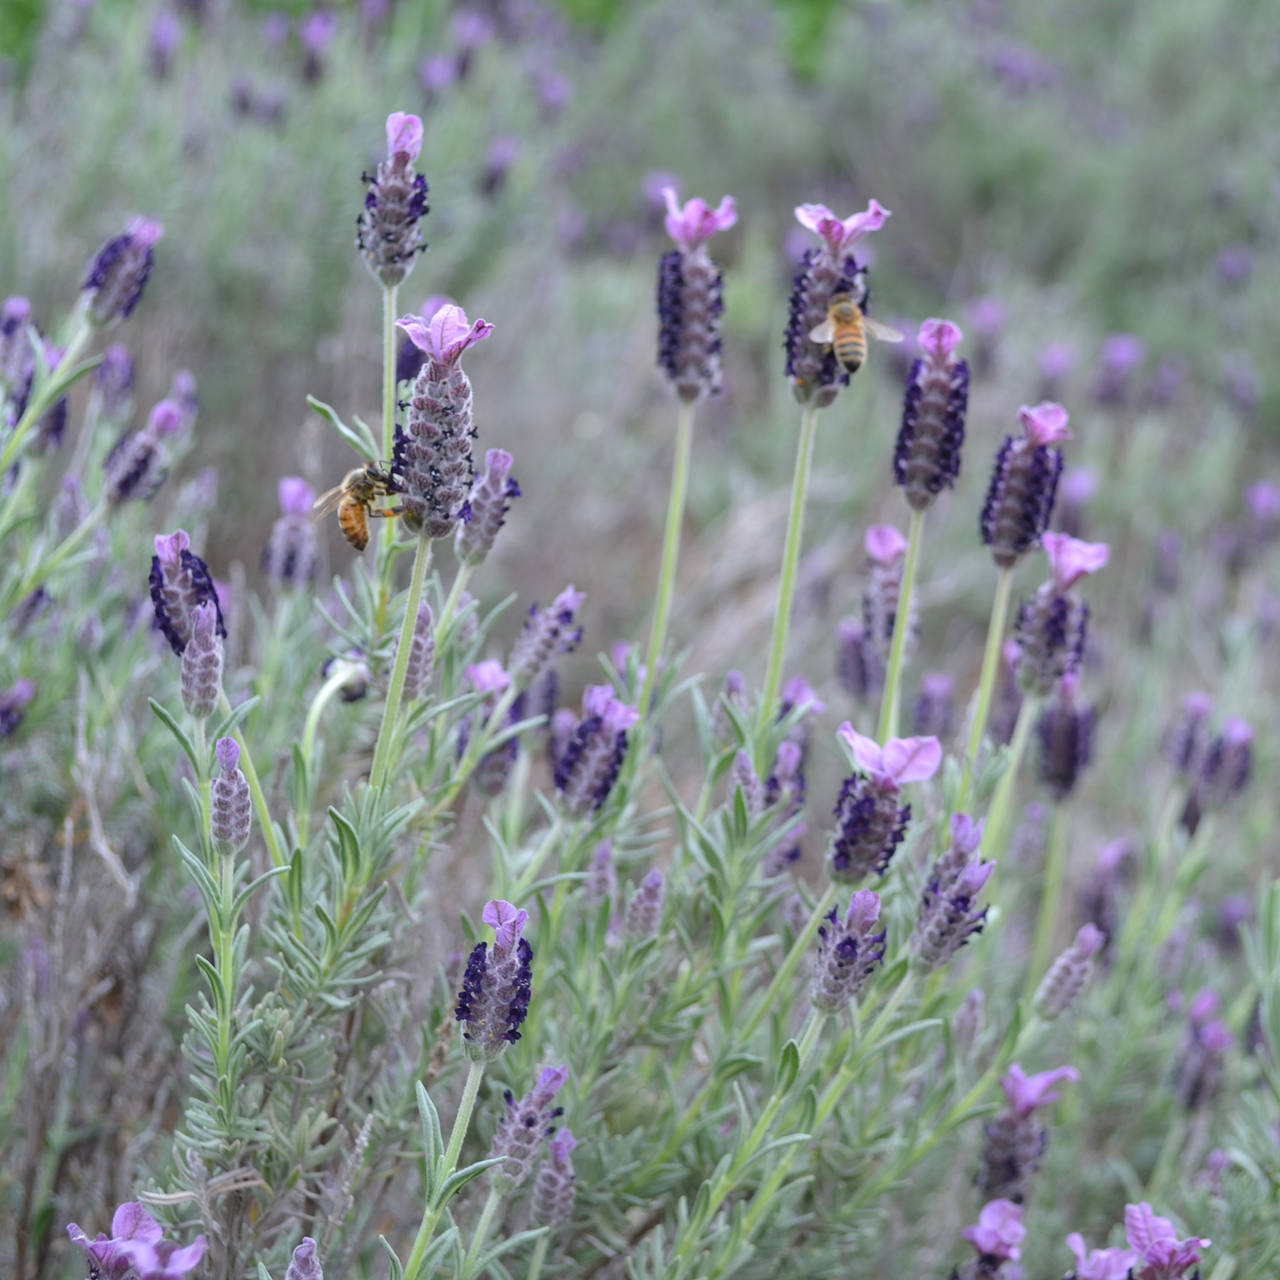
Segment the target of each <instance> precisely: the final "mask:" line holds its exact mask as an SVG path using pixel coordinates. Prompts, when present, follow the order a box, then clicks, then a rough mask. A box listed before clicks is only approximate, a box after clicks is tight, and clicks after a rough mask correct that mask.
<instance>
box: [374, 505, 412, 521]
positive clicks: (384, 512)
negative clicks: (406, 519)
mask: <svg viewBox="0 0 1280 1280" xmlns="http://www.w3.org/2000/svg"><path fill="white" fill-rule="evenodd" d="M402 515H404V508H403V507H386V508H380V507H370V508H369V519H370V520H394V519H395V518H396V517H397V516H402Z"/></svg>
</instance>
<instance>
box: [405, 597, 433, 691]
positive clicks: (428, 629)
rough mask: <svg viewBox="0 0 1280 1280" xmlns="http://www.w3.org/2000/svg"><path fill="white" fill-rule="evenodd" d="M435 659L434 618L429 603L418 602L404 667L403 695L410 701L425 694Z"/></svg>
mask: <svg viewBox="0 0 1280 1280" xmlns="http://www.w3.org/2000/svg"><path fill="white" fill-rule="evenodd" d="M435 661H436V637H435V618H434V617H433V616H432V614H431V606H430V605H429V604H420V605H419V606H418V617H417V619H416V620H415V622H414V624H413V638H412V639H411V640H410V641H409V658H408V661H407V662H406V664H405V669H404V696H405V697H406V698H408V699H409V701H410V702H416V701H417V700H418V699H419V698H422V697H424V696H425V695H426V692H427V686H428V685H429V684H430V683H431V674H432V671H433V670H434V669H435Z"/></svg>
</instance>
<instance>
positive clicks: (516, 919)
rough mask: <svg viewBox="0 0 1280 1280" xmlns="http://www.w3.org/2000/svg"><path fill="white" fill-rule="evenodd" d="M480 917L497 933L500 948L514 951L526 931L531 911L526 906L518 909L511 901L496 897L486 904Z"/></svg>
mask: <svg viewBox="0 0 1280 1280" xmlns="http://www.w3.org/2000/svg"><path fill="white" fill-rule="evenodd" d="M480 919H481V920H483V921H484V922H485V924H487V925H490V926H491V927H492V928H493V931H494V933H495V934H497V944H498V948H499V949H500V950H502V951H514V950H515V947H516V943H517V942H519V941H520V935H521V933H523V932H524V926H525V924H526V922H527V921H528V919H529V913H528V912H527V911H525V910H524V908H519V909H517V908H515V907H513V906H512V905H511V903H509V902H504V901H503V900H502V899H501V898H495V899H493V900H492V901H491V902H486V903H485V904H484V910H483V911H482V912H481V913H480Z"/></svg>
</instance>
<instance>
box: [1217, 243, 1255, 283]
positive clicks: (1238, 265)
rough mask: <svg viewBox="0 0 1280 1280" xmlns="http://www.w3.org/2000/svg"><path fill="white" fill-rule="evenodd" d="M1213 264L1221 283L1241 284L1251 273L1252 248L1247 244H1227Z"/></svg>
mask: <svg viewBox="0 0 1280 1280" xmlns="http://www.w3.org/2000/svg"><path fill="white" fill-rule="evenodd" d="M1215 266H1216V268H1217V272H1218V279H1219V280H1221V281H1222V283H1223V284H1225V285H1238V284H1243V283H1244V282H1245V281H1246V280H1247V279H1248V278H1249V276H1250V275H1251V274H1252V273H1253V250H1252V249H1250V248H1249V246H1248V245H1247V244H1229V245H1227V247H1226V248H1225V249H1223V251H1222V252H1221V253H1220V254H1218V260H1217V262H1216V263H1215Z"/></svg>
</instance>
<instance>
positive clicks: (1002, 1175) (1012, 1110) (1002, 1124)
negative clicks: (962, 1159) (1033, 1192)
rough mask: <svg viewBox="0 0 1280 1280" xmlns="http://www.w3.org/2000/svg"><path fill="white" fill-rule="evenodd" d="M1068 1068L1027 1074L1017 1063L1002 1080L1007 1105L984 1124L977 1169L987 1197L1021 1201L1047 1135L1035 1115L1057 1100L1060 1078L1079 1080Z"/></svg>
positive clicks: (1042, 1151)
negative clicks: (985, 1139) (1037, 1111)
mask: <svg viewBox="0 0 1280 1280" xmlns="http://www.w3.org/2000/svg"><path fill="white" fill-rule="evenodd" d="M1079 1078H1080V1076H1079V1073H1078V1072H1076V1071H1075V1070H1074V1069H1073V1068H1071V1067H1060V1068H1059V1069H1058V1070H1057V1071H1045V1072H1042V1073H1041V1074H1040V1075H1036V1076H1028V1075H1027V1074H1026V1073H1025V1072H1024V1071H1023V1070H1022V1068H1021V1067H1020V1066H1018V1064H1017V1063H1014V1064H1013V1066H1012V1067H1010V1069H1009V1073H1008V1075H1006V1076H1005V1077H1004V1079H1003V1080H1001V1082H1000V1083H1001V1085H1002V1087H1003V1088H1004V1091H1005V1096H1006V1097H1007V1098H1008V1099H1009V1106H1008V1107H1007V1108H1006V1109H1005V1110H1004V1111H1001V1112H1000V1113H999V1115H997V1116H996V1117H995V1119H994V1120H992V1121H991V1123H990V1124H988V1125H987V1126H986V1129H985V1133H986V1138H987V1141H986V1144H985V1146H984V1147H983V1150H982V1163H981V1166H980V1167H979V1170H978V1186H979V1187H980V1188H981V1189H982V1191H983V1192H984V1193H985V1194H986V1195H989V1196H999V1197H1001V1198H1003V1199H1006V1200H1010V1201H1012V1202H1014V1203H1015V1204H1021V1203H1022V1201H1023V1200H1024V1199H1025V1197H1026V1194H1027V1191H1028V1190H1029V1188H1030V1186H1031V1178H1032V1175H1033V1174H1034V1173H1035V1171H1036V1170H1037V1169H1038V1168H1039V1167H1040V1158H1041V1156H1043V1154H1044V1149H1045V1144H1046V1143H1047V1141H1048V1134H1047V1133H1046V1132H1045V1128H1044V1126H1043V1125H1042V1124H1041V1123H1040V1122H1039V1121H1038V1120H1037V1119H1036V1118H1035V1112H1036V1109H1037V1108H1039V1107H1043V1106H1046V1105H1048V1104H1049V1103H1050V1102H1056V1101H1057V1099H1058V1094H1056V1093H1054V1092H1053V1086H1054V1085H1055V1084H1057V1082H1058V1081H1059V1080H1079Z"/></svg>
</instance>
